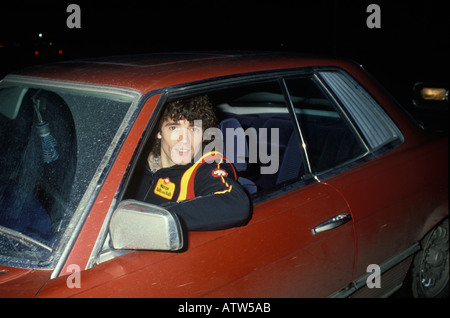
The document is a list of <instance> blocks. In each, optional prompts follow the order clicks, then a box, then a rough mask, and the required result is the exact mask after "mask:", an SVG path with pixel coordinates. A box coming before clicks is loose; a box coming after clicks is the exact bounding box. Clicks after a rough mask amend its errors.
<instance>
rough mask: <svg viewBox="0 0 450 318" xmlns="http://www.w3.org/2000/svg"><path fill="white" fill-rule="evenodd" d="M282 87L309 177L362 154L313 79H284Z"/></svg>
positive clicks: (339, 114)
mask: <svg viewBox="0 0 450 318" xmlns="http://www.w3.org/2000/svg"><path fill="white" fill-rule="evenodd" d="M286 85H287V87H288V90H289V94H290V97H291V100H292V103H293V106H294V109H295V113H296V117H297V120H298V122H299V125H300V129H301V133H302V136H303V138H304V143H305V149H306V153H307V156H308V161H309V164H310V168H311V171H312V173H318V172H321V171H325V170H328V169H331V168H333V167H336V166H338V165H339V164H342V163H345V162H347V161H350V160H352V159H354V158H356V157H358V156H361V155H363V154H364V153H365V152H366V149H365V147H364V145H363V144H362V143H361V141H360V138H358V136H357V135H356V132H355V130H354V129H352V128H351V126H350V125H349V122H348V121H347V120H346V118H345V116H344V115H343V113H342V112H341V111H340V110H339V108H338V107H336V105H335V104H334V103H333V101H332V100H331V99H330V98H329V97H328V96H327V95H326V94H325V93H324V92H323V90H322V89H321V88H320V86H319V85H318V84H317V83H316V82H315V81H314V80H313V78H310V77H305V78H297V79H288V80H286Z"/></svg>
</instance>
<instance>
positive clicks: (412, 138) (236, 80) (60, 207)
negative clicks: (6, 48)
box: [0, 53, 449, 298]
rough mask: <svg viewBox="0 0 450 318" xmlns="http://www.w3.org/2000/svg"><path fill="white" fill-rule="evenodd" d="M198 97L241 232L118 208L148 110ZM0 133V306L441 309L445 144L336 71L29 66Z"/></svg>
mask: <svg viewBox="0 0 450 318" xmlns="http://www.w3.org/2000/svg"><path fill="white" fill-rule="evenodd" d="M205 94H206V95H208V96H209V98H210V99H211V100H212V101H213V102H214V105H215V108H216V110H217V114H218V116H219V117H220V119H221V124H220V129H221V131H222V132H223V133H224V135H223V137H224V138H223V142H222V145H223V147H222V149H221V150H222V152H224V154H225V156H226V157H227V158H228V159H229V160H230V161H232V162H233V163H234V166H235V169H236V171H237V173H238V176H239V179H238V181H239V182H240V183H241V184H242V186H243V187H244V188H245V189H246V191H247V192H248V195H249V197H250V198H251V203H252V216H251V219H250V220H249V221H248V223H247V224H246V225H244V226H241V227H234V228H230V229H225V230H218V231H189V232H188V231H186V230H185V229H184V228H183V226H182V220H181V221H180V219H179V217H178V216H177V215H175V214H173V213H170V212H168V211H167V210H165V209H164V208H162V207H160V206H156V205H152V204H148V203H143V202H139V201H137V200H136V199H135V198H134V195H135V193H136V191H137V189H136V185H137V184H139V178H140V176H141V174H142V171H143V167H144V165H145V162H146V158H147V155H148V152H149V149H151V146H152V143H153V141H154V140H155V138H156V137H155V134H156V133H157V132H156V129H155V127H156V123H157V122H158V119H159V117H160V114H162V110H163V109H164V107H165V105H166V104H167V103H168V102H170V101H174V100H178V99H183V98H188V97H192V96H197V95H205ZM0 130H1V143H0V159H1V160H0V166H1V169H0V171H1V175H0V181H1V182H0V297H186V298H187V297H225V298H230V297H242V298H245V297H252V298H256V297H382V296H389V295H391V294H392V293H393V292H395V291H396V290H398V289H399V288H400V287H401V286H402V284H403V282H404V280H405V279H411V286H412V290H413V293H414V296H417V297H439V296H445V295H448V282H449V270H448V261H449V253H448V252H449V251H448V247H449V240H448V233H449V230H448V139H447V137H445V136H436V135H431V134H428V133H427V132H425V131H423V130H422V129H420V127H419V126H418V125H416V123H415V122H414V120H412V119H411V117H410V116H409V115H408V114H407V113H405V112H404V111H403V110H402V108H401V107H400V106H399V105H397V104H396V103H395V102H394V101H393V99H392V98H391V97H390V95H389V94H388V93H387V92H386V91H385V90H384V89H383V88H382V87H381V86H380V85H379V84H377V82H376V81H375V80H374V79H373V78H372V77H371V76H370V75H369V74H367V73H366V71H365V70H364V69H363V68H362V67H361V66H360V65H357V64H355V63H353V62H349V61H344V60H338V59H333V58H325V57H320V58H316V57H304V56H301V55H296V54H275V53H245V54H221V53H167V54H162V53H158V54H150V55H135V56H119V57H105V58H95V59H84V60H78V61H68V62H59V63H53V64H47V65H39V66H35V67H31V68H28V69H24V70H20V71H16V72H14V73H12V74H9V75H7V76H6V77H5V78H4V79H3V80H2V81H1V82H0ZM228 132H230V134H228ZM225 139H226V140H225ZM237 140H238V141H239V142H237V143H236V142H235V143H233V141H237ZM230 144H231V146H228V145H230ZM211 209H214V207H211Z"/></svg>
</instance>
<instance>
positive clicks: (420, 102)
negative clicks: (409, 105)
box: [413, 83, 449, 111]
mask: <svg viewBox="0 0 450 318" xmlns="http://www.w3.org/2000/svg"><path fill="white" fill-rule="evenodd" d="M448 92H449V86H448V85H446V84H435V83H416V84H414V87H413V105H414V106H415V107H417V108H420V109H427V110H442V111H448V105H449V99H448V98H449V97H448Z"/></svg>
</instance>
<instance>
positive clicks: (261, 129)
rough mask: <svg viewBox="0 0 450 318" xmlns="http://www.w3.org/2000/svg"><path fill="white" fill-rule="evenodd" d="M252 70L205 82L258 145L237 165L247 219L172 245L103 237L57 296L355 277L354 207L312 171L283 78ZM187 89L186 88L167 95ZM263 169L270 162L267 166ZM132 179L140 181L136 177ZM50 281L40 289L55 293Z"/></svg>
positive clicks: (205, 291)
mask: <svg viewBox="0 0 450 318" xmlns="http://www.w3.org/2000/svg"><path fill="white" fill-rule="evenodd" d="M251 79H252V83H251V84H242V83H243V81H242V79H240V80H239V82H237V83H233V82H232V81H231V82H230V81H228V82H227V85H226V87H227V88H226V89H221V85H220V82H215V83H214V84H211V86H208V87H207V88H208V89H207V91H206V92H207V93H208V94H209V95H210V96H211V97H212V98H213V100H214V101H215V104H216V106H217V108H218V109H219V110H221V113H222V115H226V118H235V119H237V120H238V121H239V123H240V124H241V126H242V129H243V130H244V131H245V132H246V133H247V135H246V137H247V138H248V147H249V151H248V154H249V156H250V155H251V154H255V152H254V151H253V150H252V147H255V146H257V147H256V148H255V149H256V150H255V151H256V154H257V155H256V158H248V161H249V162H248V169H249V171H241V175H242V176H243V177H245V179H247V182H249V183H253V185H255V186H256V189H257V191H256V192H254V193H252V194H250V196H251V199H252V202H253V208H252V217H251V219H250V221H249V222H248V224H246V225H245V226H242V227H237V228H231V229H226V230H221V231H206V232H188V233H185V238H186V243H185V247H184V249H183V250H181V251H179V252H175V253H174V252H156V251H118V250H116V251H111V248H110V246H108V240H105V241H104V244H103V243H102V244H103V250H102V252H100V254H99V256H98V257H97V259H96V263H95V264H94V266H92V267H91V268H89V269H87V270H85V271H82V272H81V273H80V275H79V278H80V282H81V284H80V287H79V288H72V289H69V288H65V289H61V290H60V291H59V294H58V296H63V295H64V296H66V295H76V296H81V297H90V296H94V297H95V296H102V297H107V296H111V297H201V296H208V297H325V296H328V295H330V294H332V293H333V292H335V291H336V290H339V289H340V288H342V287H344V286H346V285H347V284H348V283H350V282H351V281H352V277H353V265H354V258H355V241H354V229H353V221H352V216H351V211H350V210H349V208H348V205H347V203H346V201H345V200H344V199H343V197H342V196H341V195H340V193H339V192H338V191H336V190H335V189H334V188H333V187H332V186H330V185H327V184H325V183H322V182H320V181H319V180H318V179H317V178H314V177H313V176H312V174H311V168H310V166H311V162H309V160H308V159H307V158H308V157H307V155H306V154H305V153H304V152H303V151H302V149H304V148H305V147H302V145H304V143H305V140H302V139H301V134H300V133H299V131H298V121H297V119H296V117H295V116H292V115H293V114H294V111H293V108H292V104H291V103H290V102H287V101H286V97H287V90H286V86H285V84H284V82H283V81H280V80H278V79H275V80H265V79H264V80H257V81H256V82H254V83H253V81H255V77H252V78H251ZM192 91H193V92H196V94H198V92H199V89H198V88H197V87H194V88H193V90H192ZM180 92H182V94H181V93H180ZM189 92H190V90H189V89H186V88H183V89H180V90H179V91H174V92H171V93H169V96H171V95H170V94H172V97H171V98H172V99H174V98H182V97H183V96H185V95H186V94H189ZM202 93H205V92H204V91H203V92H202ZM306 93H308V92H306ZM183 94H184V95H183ZM303 97H308V96H303ZM169 99H170V97H169ZM162 104H163V101H160V105H161V106H163V105H162ZM160 113H161V112H160ZM226 118H225V119H226ZM234 132H236V130H234ZM253 132H254V133H255V135H253ZM150 136H151V135H150ZM251 136H256V137H255V138H256V139H254V140H252V139H251ZM145 139H148V140H149V141H151V140H152V138H151V137H150V138H144V140H145ZM255 140H256V141H257V145H255V144H254V143H253V142H254V141H255ZM225 148H226V147H225ZM141 149H143V150H142V151H141V153H142V156H141V157H142V158H140V159H138V160H136V161H135V165H139V164H140V163H141V162H142V161H145V158H146V156H147V154H146V153H145V149H147V145H144V146H142V147H141ZM229 159H230V158H229ZM268 159H269V160H268ZM255 166H256V168H257V169H256V170H257V172H256V173H252V171H253V172H254V171H255V170H254V168H255ZM270 167H276V169H269V168H270ZM262 168H266V170H264V169H262ZM267 170H273V171H270V172H271V173H261V171H267ZM134 171H135V173H136V172H138V171H140V170H139V168H138V167H135V168H134ZM245 172H247V173H245ZM129 184H130V185H131V184H135V182H133V176H132V177H131V179H130V181H129ZM243 186H244V185H243ZM130 187H131V186H130ZM130 187H129V189H131V188H132V187H131V188H130ZM132 192H133V191H131V192H129V193H132ZM127 195H128V194H125V196H124V197H127ZM213 208H214V207H211V209H213ZM102 242H103V241H102ZM97 244H98V243H97ZM59 279H60V280H62V279H64V277H61V278H59ZM62 282H64V283H65V281H62ZM51 284H54V283H53V282H51ZM51 290H52V289H51V288H50V287H49V288H48V289H47V291H48V292H49V293H42V295H43V296H44V295H47V296H49V295H50V296H51V295H53V294H52V293H51ZM54 290H56V289H54Z"/></svg>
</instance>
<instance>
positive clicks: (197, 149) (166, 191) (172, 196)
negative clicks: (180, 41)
mask: <svg viewBox="0 0 450 318" xmlns="http://www.w3.org/2000/svg"><path fill="white" fill-rule="evenodd" d="M216 122H217V120H216V116H215V113H214V109H213V106H212V103H211V101H210V99H209V98H208V97H207V96H199V97H193V98H189V99H185V100H178V101H174V102H170V103H168V105H166V107H165V110H164V113H163V115H162V118H161V120H160V122H159V125H158V127H157V129H158V133H157V139H156V142H155V144H154V145H153V148H152V151H151V152H150V154H149V156H148V158H147V166H146V170H145V173H144V176H143V179H142V180H141V183H140V186H139V190H138V194H137V199H138V200H140V201H145V202H148V203H152V204H158V205H161V206H163V207H165V208H166V209H167V210H169V211H172V212H174V213H175V214H177V215H178V216H179V217H180V219H181V221H182V222H183V223H184V225H185V227H186V228H187V229H188V230H219V229H225V228H230V227H235V226H242V225H244V224H245V223H246V222H247V221H248V219H249V216H250V201H249V198H248V196H247V194H246V192H245V191H244V190H243V188H242V187H241V185H240V184H239V183H238V182H237V175H236V171H235V170H234V167H233V165H232V164H231V163H229V162H227V161H226V159H225V158H224V157H223V156H222V155H221V154H220V153H218V152H214V151H213V152H209V153H206V154H203V156H201V154H202V153H201V151H202V150H203V146H202V143H203V132H204V130H206V129H207V128H210V127H216V126H217V123H216ZM199 123H200V124H201V125H198V124H199ZM194 158H195V160H194ZM197 158H198V159H197Z"/></svg>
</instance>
